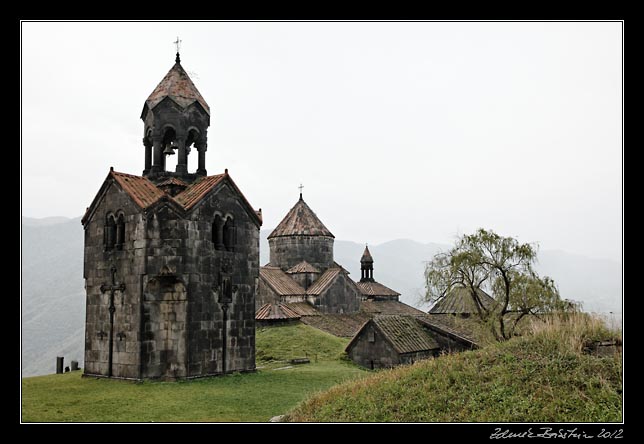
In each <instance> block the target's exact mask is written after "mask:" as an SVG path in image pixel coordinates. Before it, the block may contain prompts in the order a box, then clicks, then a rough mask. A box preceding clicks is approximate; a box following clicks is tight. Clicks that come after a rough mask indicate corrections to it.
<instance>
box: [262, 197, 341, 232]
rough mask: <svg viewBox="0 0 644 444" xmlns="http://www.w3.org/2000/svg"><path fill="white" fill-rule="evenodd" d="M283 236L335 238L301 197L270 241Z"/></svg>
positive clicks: (278, 226) (275, 230)
mask: <svg viewBox="0 0 644 444" xmlns="http://www.w3.org/2000/svg"><path fill="white" fill-rule="evenodd" d="M281 236H327V237H334V236H333V234H331V232H330V231H329V230H328V228H327V227H325V226H324V224H323V223H322V221H321V220H320V219H319V218H318V217H317V216H316V214H315V213H314V212H313V210H311V208H310V207H309V206H308V205H307V204H306V202H304V199H302V198H301V197H300V200H299V201H298V202H297V203H296V204H295V206H293V208H291V209H290V211H289V212H288V213H286V216H284V219H282V221H281V222H280V223H279V224H278V225H277V227H276V228H275V229H274V230H273V231H272V232H271V234H269V235H268V239H271V238H274V237H281Z"/></svg>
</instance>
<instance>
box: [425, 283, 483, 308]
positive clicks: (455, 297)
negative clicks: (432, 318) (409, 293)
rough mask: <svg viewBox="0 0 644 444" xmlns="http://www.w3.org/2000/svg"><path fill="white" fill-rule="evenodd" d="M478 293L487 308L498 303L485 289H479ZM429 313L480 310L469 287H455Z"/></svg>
mask: <svg viewBox="0 0 644 444" xmlns="http://www.w3.org/2000/svg"><path fill="white" fill-rule="evenodd" d="M477 294H478V296H479V299H480V301H481V304H482V305H483V307H485V308H486V309H490V308H492V306H494V304H496V301H495V300H494V299H493V298H492V297H491V296H490V295H489V294H487V293H486V292H484V291H483V290H481V289H479V290H478V291H477ZM429 313H432V314H434V313H436V314H440V313H449V314H468V313H469V314H475V313H478V310H477V309H476V305H474V301H473V300H472V295H471V294H470V292H469V290H468V289H467V288H465V287H454V288H452V290H451V291H450V292H449V293H448V294H447V295H446V296H445V297H443V298H442V299H441V300H439V301H438V302H436V304H434V306H433V307H432V308H431V309H430V310H429Z"/></svg>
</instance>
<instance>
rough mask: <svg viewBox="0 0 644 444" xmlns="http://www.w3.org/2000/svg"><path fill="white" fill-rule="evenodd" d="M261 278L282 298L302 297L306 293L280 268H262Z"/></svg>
mask: <svg viewBox="0 0 644 444" xmlns="http://www.w3.org/2000/svg"><path fill="white" fill-rule="evenodd" d="M259 276H260V277H261V278H262V279H263V280H264V282H266V283H267V284H268V286H269V287H271V288H272V289H273V291H274V292H275V293H277V294H278V295H280V296H301V295H304V294H305V293H306V291H305V290H304V288H302V286H301V285H300V284H298V283H297V282H295V281H294V280H293V279H292V278H291V277H290V276H289V275H287V274H286V273H284V272H283V271H282V270H281V269H280V268H279V267H261V268H260V269H259Z"/></svg>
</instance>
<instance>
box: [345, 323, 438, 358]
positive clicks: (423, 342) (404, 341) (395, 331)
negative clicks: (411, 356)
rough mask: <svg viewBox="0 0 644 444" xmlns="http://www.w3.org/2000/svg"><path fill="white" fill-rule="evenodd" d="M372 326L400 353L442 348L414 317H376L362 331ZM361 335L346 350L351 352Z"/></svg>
mask: <svg viewBox="0 0 644 444" xmlns="http://www.w3.org/2000/svg"><path fill="white" fill-rule="evenodd" d="M370 324H371V325H373V326H374V327H375V328H376V329H377V330H379V331H380V333H381V334H382V335H383V336H384V338H385V339H386V340H387V341H388V342H389V343H390V344H391V345H392V346H393V348H394V349H395V350H396V352H398V353H414V352H419V351H427V350H436V349H439V348H440V346H439V345H438V343H437V342H436V340H435V339H434V338H433V337H432V336H431V334H430V333H429V332H428V331H427V330H425V329H424V328H423V327H422V325H421V324H420V323H419V322H418V321H417V320H416V318H415V317H413V316H399V315H385V316H375V317H374V318H373V319H371V320H370V321H368V322H366V323H365V324H364V325H363V326H362V328H361V329H360V331H362V330H364V329H365V328H367V326H369V325H370ZM359 335H360V332H358V333H357V334H356V335H355V336H354V337H353V339H352V340H351V342H349V345H347V348H346V350H349V348H350V347H351V346H352V344H354V343H355V341H356V340H357V338H358V336H359Z"/></svg>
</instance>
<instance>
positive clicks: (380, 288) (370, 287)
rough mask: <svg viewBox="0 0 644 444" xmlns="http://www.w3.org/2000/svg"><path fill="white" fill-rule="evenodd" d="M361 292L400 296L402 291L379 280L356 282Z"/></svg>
mask: <svg viewBox="0 0 644 444" xmlns="http://www.w3.org/2000/svg"><path fill="white" fill-rule="evenodd" d="M356 285H357V286H358V288H359V289H360V292H361V293H362V294H363V295H365V296H367V297H370V296H400V293H398V292H397V291H394V290H392V289H391V288H389V287H385V286H384V285H382V284H381V283H379V282H356Z"/></svg>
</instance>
